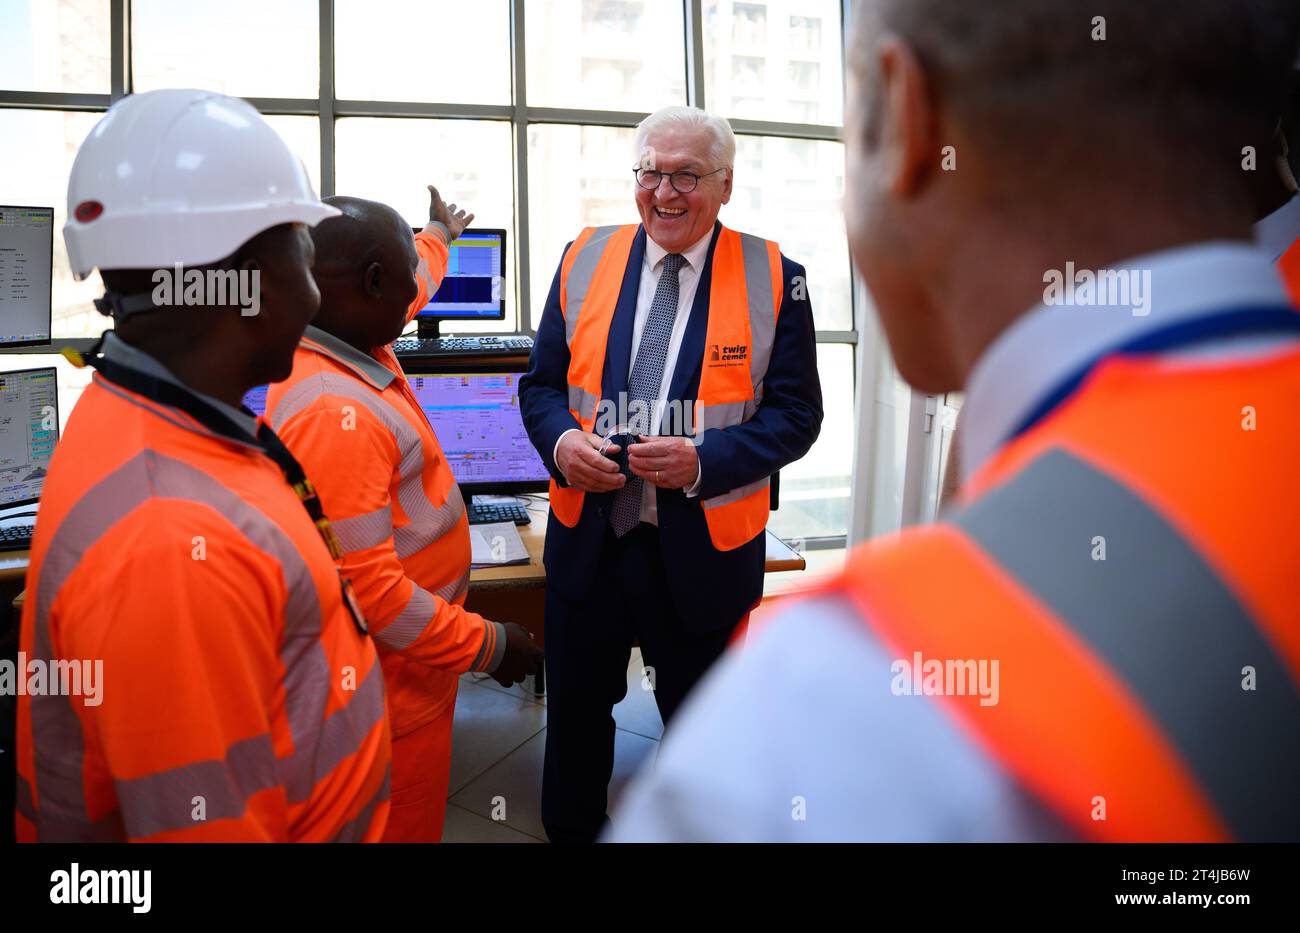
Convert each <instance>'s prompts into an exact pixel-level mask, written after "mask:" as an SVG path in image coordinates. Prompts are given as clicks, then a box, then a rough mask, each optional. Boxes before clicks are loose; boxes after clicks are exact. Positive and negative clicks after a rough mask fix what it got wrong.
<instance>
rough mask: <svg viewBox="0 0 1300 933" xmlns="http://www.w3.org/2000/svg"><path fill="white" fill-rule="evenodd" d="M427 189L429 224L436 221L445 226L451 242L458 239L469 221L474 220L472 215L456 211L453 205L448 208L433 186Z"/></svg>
mask: <svg viewBox="0 0 1300 933" xmlns="http://www.w3.org/2000/svg"><path fill="white" fill-rule="evenodd" d="M428 188H429V223H433V222H434V221H435V220H436V221H437V222H438V223H440V224H444V225H446V227H447V229H448V230H449V231H451V238H452V239H453V240H455V239H459V237H460V235H461V234H462V233H464V232H465V228H466V227H468V226H469V225H470V221H472V220H473V219H474V215H473V214H466V213H465V212H464V211H462V210H457V209H456V205H455V204H452V205H450V206H448V205H447V204H444V203H443V201H442V195H440V194H438V189H437V188H435V187H434V186H433V185H429V186H428Z"/></svg>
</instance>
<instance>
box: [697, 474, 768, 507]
mask: <svg viewBox="0 0 1300 933" xmlns="http://www.w3.org/2000/svg"><path fill="white" fill-rule="evenodd" d="M767 486H768V477H766V476H764V477H763V478H762V479H760V480H758V481H757V482H753V483H749V484H748V485H745V486H738V487H737V488H735V489H730V490H728V491H727V492H724V493H723V494H722V495H720V496H714V497H713V498H712V499H704V500H703V501H702V502H701V503H700V504H701V505H703V506H704V507H705V508H706V509H716V508H717V507H718V506H720V505H730V504H731V503H732V502H739V501H740V500H741V499H743V498H745V497H746V496H752V495H753V494H754V493H756V492H758V491H759V490H760V489H766V488H767Z"/></svg>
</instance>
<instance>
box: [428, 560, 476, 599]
mask: <svg viewBox="0 0 1300 933" xmlns="http://www.w3.org/2000/svg"><path fill="white" fill-rule="evenodd" d="M433 592H434V594H435V595H437V596H439V597H441V598H442V600H443V601H444V602H449V603H450V602H455V601H456V599H457V598H459V597H460V596H461V595H462V594H464V593H467V592H469V569H468V568H466V570H465V572H464V573H462V574H461V575H460V576H459V577H457V578H456V579H455V580H452V581H451V582H450V583H444V584H443V585H442V586H440V587H438V588H437V589H436V590H434V591H433Z"/></svg>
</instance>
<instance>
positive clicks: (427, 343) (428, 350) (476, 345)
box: [393, 334, 533, 359]
mask: <svg viewBox="0 0 1300 933" xmlns="http://www.w3.org/2000/svg"><path fill="white" fill-rule="evenodd" d="M532 349H533V338H532V337H529V336H527V335H525V334H508V335H505V336H501V337H495V336H483V337H426V338H424V339H420V338H418V337H401V338H399V339H397V340H395V341H393V351H394V352H395V353H396V354H397V355H398V356H418V357H422V358H426V359H427V358H429V357H458V358H465V357H474V356H527V355H528V354H529V353H531V352H532Z"/></svg>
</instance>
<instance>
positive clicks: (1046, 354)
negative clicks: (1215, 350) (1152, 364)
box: [959, 241, 1288, 482]
mask: <svg viewBox="0 0 1300 933" xmlns="http://www.w3.org/2000/svg"><path fill="white" fill-rule="evenodd" d="M1111 268H1113V269H1117V270H1139V271H1141V272H1143V273H1145V272H1150V280H1149V281H1150V285H1149V288H1147V294H1146V298H1147V300H1148V301H1149V302H1150V305H1149V309H1150V310H1149V311H1148V313H1147V314H1145V315H1142V316H1136V315H1134V314H1133V313H1132V311H1131V310H1130V309H1129V308H1128V307H1127V306H1126V307H1114V306H1111V307H1106V306H1100V305H1099V306H1096V307H1087V308H1083V307H1079V306H1078V305H1052V306H1047V305H1043V304H1039V305H1037V306H1036V307H1034V308H1033V309H1032V310H1030V311H1029V312H1027V313H1026V314H1024V315H1023V316H1022V317H1020V318H1019V319H1018V320H1017V321H1015V322H1014V323H1013V324H1012V325H1011V326H1010V327H1008V328H1007V329H1006V330H1004V331H1003V332H1002V333H1001V334H1000V335H999V336H998V337H997V339H995V340H994V341H993V343H992V344H990V345H989V347H988V349H987V350H985V351H984V354H983V355H982V356H981V357H980V359H979V361H978V362H977V363H976V364H975V369H974V370H973V371H972V372H971V376H970V379H969V380H968V381H967V398H966V403H965V405H963V410H962V414H961V421H962V427H961V431H962V439H961V444H960V447H959V450H960V454H959V456H960V458H961V462H960V464H959V466H960V469H961V474H960V475H961V481H962V482H966V481H967V480H968V479H970V477H971V475H972V474H974V473H975V471H976V470H978V469H979V468H980V466H982V465H983V464H984V462H985V461H986V460H988V459H989V458H990V457H991V456H993V454H994V453H996V452H997V450H998V448H999V447H1000V446H1001V445H1002V444H1003V443H1005V442H1006V440H1007V436H1008V435H1009V434H1010V433H1011V431H1012V430H1014V428H1015V427H1016V425H1017V424H1019V423H1020V421H1021V420H1022V419H1023V418H1024V417H1025V416H1026V415H1028V413H1029V412H1030V411H1031V410H1032V408H1033V407H1034V406H1035V405H1037V404H1039V402H1040V400H1041V399H1043V398H1044V397H1045V396H1046V395H1047V393H1048V392H1050V391H1052V390H1053V389H1054V388H1055V387H1056V385H1057V384H1058V383H1059V382H1060V381H1061V380H1062V379H1065V378H1066V377H1068V376H1069V375H1070V374H1071V373H1074V372H1076V371H1077V370H1078V369H1079V368H1080V367H1082V366H1085V365H1087V364H1088V363H1089V362H1090V361H1092V360H1094V359H1096V358H1097V357H1099V356H1101V355H1103V354H1104V353H1105V352H1106V351H1107V350H1108V349H1110V348H1113V347H1117V346H1119V345H1121V344H1124V343H1127V342H1128V341H1130V340H1133V339H1135V338H1137V337H1139V336H1141V335H1142V334H1145V333H1149V332H1151V331H1155V330H1158V329H1160V328H1163V327H1166V326H1168V325H1170V324H1172V323H1174V322H1176V321H1179V320H1183V319H1187V318H1192V317H1197V316H1199V315H1202V314H1205V313H1208V312H1211V311H1219V310H1227V309H1229V308H1234V307H1246V306H1265V307H1267V306H1278V307H1285V306H1286V305H1287V304H1288V301H1287V296H1286V291H1285V290H1284V288H1283V286H1282V282H1281V280H1280V279H1279V278H1278V276H1277V273H1276V271H1275V270H1274V268H1273V265H1272V263H1270V262H1269V261H1268V257H1267V256H1266V255H1265V253H1264V251H1263V250H1261V249H1258V248H1256V247H1253V246H1250V245H1248V244H1246V243H1239V242H1230V241H1219V242H1214V243H1200V244H1196V245H1193V246H1185V247H1179V248H1176V249H1171V250H1164V251H1161V252H1158V253H1151V254H1148V255H1146V256H1139V257H1136V258H1134V259H1129V260H1126V261H1124V262H1121V263H1116V264H1114V265H1113V266H1112V267H1111Z"/></svg>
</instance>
